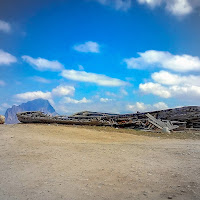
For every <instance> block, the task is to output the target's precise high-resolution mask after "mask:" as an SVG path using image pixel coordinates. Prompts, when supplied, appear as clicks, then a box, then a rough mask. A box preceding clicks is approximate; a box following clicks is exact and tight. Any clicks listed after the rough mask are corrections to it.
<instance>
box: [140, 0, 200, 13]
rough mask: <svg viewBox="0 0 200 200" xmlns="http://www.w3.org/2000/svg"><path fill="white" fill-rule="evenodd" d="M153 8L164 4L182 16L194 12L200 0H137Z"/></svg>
mask: <svg viewBox="0 0 200 200" xmlns="http://www.w3.org/2000/svg"><path fill="white" fill-rule="evenodd" d="M137 1H138V2H139V3H140V4H145V5H147V6H149V7H151V8H155V7H157V6H164V7H165V9H166V10H167V11H168V12H170V13H171V14H172V15H175V16H178V17H181V16H186V15H188V14H190V13H192V12H193V11H194V10H196V9H197V8H198V7H199V6H200V2H199V1H198V0H137Z"/></svg>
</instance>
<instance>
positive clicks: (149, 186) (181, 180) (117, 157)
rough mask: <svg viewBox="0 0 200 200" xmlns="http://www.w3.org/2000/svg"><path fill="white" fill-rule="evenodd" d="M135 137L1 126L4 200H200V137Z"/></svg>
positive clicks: (0, 183)
mask: <svg viewBox="0 0 200 200" xmlns="http://www.w3.org/2000/svg"><path fill="white" fill-rule="evenodd" d="M132 133H133V134H130V133H125V132H123V131H122V132H120V130H117V131H115V130H114V129H110V130H109V131H106V130H104V129H95V128H92V129H91V128H87V127H84V128H82V127H72V126H71V127H67V126H57V125H39V124H38V125H32V124H28V125H26V124H18V125H0V200H14V199H15V200H16V199H17V200H27V199H29V200H33V199H34V200H59V199H66V200H94V199H95V200H100V199H101V200H107V199H109V200H125V199H131V200H133V199H134V200H140V199H142V200H143V199H144V200H145V199H152V200H157V199H158V200H160V199H177V200H178V199H179V200H193V199H194V200H199V199H200V140H198V139H177V138H173V137H170V138H168V139H166V138H162V137H156V135H154V137H150V136H143V135H142V134H141V133H140V134H139V135H138V134H134V132H132ZM137 133H138V132H137Z"/></svg>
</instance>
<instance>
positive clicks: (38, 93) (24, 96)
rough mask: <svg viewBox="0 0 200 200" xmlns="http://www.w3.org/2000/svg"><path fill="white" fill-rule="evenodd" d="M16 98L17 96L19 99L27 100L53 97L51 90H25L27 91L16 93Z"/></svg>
mask: <svg viewBox="0 0 200 200" xmlns="http://www.w3.org/2000/svg"><path fill="white" fill-rule="evenodd" d="M15 98H17V99H18V100H26V101H30V100H34V99H39V98H41V99H48V100H49V99H51V98H52V96H51V92H42V91H36V92H25V93H21V94H16V95H15Z"/></svg>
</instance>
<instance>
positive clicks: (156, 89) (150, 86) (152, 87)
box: [139, 82, 172, 98]
mask: <svg viewBox="0 0 200 200" xmlns="http://www.w3.org/2000/svg"><path fill="white" fill-rule="evenodd" d="M139 89H140V90H141V91H142V92H143V93H144V94H154V95H157V96H160V97H163V98H170V97H171V96H172V94H171V92H170V91H169V89H168V88H167V87H164V86H162V85H160V84H158V83H152V82H148V83H144V84H142V83H141V84H140V85H139Z"/></svg>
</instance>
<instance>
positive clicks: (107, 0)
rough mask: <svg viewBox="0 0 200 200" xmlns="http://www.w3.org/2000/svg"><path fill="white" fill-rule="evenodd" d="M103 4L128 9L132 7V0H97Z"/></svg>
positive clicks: (118, 8)
mask: <svg viewBox="0 0 200 200" xmlns="http://www.w3.org/2000/svg"><path fill="white" fill-rule="evenodd" d="M95 1H97V2H99V3H100V4H102V5H106V6H111V7H113V8H114V9H116V10H122V11H127V10H128V9H130V8H131V5H132V2H131V0H95Z"/></svg>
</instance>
